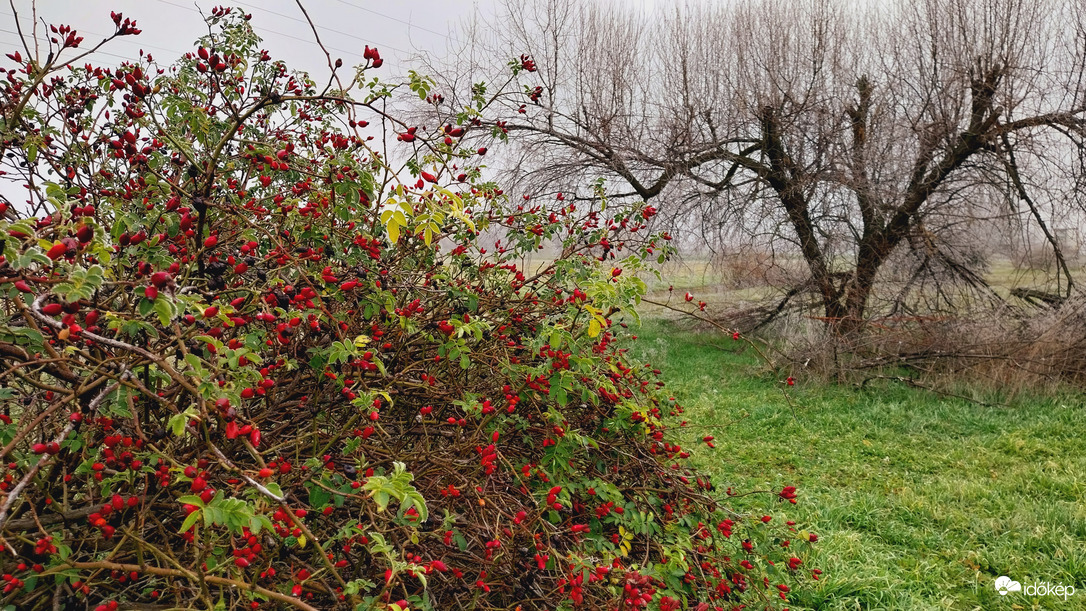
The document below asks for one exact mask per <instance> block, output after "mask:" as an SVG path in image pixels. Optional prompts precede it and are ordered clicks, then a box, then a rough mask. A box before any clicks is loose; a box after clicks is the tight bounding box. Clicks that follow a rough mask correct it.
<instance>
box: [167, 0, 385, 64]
mask: <svg viewBox="0 0 1086 611" xmlns="http://www.w3.org/2000/svg"><path fill="white" fill-rule="evenodd" d="M156 1H157V2H161V3H162V4H168V5H170V6H174V7H177V8H180V9H185V10H187V11H192V12H194V13H199V11H198V10H196V9H195V8H192V7H188V6H184V5H182V4H176V3H174V2H170V0H156ZM237 4H241V3H240V2H238V3H237ZM257 10H260V11H264V12H268V13H273V14H278V15H280V16H284V15H282V13H274V12H273V11H268V10H267V9H264V8H258V9H257ZM287 18H288V19H293V18H292V17H289V16H287ZM295 21H301V20H300V19H295ZM303 23H304V22H303ZM307 25H308V24H307ZM254 29H255V28H254ZM260 29H261V30H263V31H265V32H269V33H272V34H277V35H279V36H283V37H285V38H290V39H292V40H297V41H299V42H304V43H306V44H311V45H313V46H317V47H319V46H320V45H318V44H317V43H316V41H314V40H312V39H310V38H302V37H300V36H294V35H293V34H287V33H285V32H279V31H277V30H272V29H270V28H265V27H261V28H260ZM352 38H354V39H355V40H358V41H359V42H363V41H362V39H360V38H357V37H353V36H352ZM374 44H376V43H374ZM325 47H326V48H327V49H330V50H332V51H338V52H340V53H344V54H345V55H346V56H347V57H351V56H354V57H360V56H361V55H362V53H361V52H360V51H347V50H346V49H340V48H337V47H332V46H329V45H325ZM387 48H389V49H392V50H394V51H398V52H400V53H404V51H403V50H401V49H397V48H396V47H391V46H388V47H387Z"/></svg>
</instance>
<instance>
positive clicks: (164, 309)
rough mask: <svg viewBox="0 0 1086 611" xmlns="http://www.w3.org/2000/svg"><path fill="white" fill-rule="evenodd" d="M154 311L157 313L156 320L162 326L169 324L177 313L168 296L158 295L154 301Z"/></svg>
mask: <svg viewBox="0 0 1086 611" xmlns="http://www.w3.org/2000/svg"><path fill="white" fill-rule="evenodd" d="M154 309H155V312H156V313H158V320H159V322H161V323H162V326H163V327H166V326H169V324H170V321H171V320H173V317H174V316H175V315H176V314H177V309H176V308H175V307H174V305H173V301H171V300H170V298H168V297H166V296H163V295H159V297H158V298H157V299H155V303H154Z"/></svg>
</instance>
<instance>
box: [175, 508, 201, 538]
mask: <svg viewBox="0 0 1086 611" xmlns="http://www.w3.org/2000/svg"><path fill="white" fill-rule="evenodd" d="M201 513H203V510H202V509H197V510H196V511H194V512H192V513H190V514H189V515H188V516H186V517H185V521H184V522H182V523H181V530H178V531H177V532H179V533H186V532H188V530H189V529H190V528H192V526H193V525H194V524H196V520H199V519H200V514H201Z"/></svg>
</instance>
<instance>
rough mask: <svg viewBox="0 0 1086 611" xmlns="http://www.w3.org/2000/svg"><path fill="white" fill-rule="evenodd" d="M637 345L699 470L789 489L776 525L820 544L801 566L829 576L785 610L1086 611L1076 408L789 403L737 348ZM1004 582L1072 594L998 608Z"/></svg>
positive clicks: (836, 392)
mask: <svg viewBox="0 0 1086 611" xmlns="http://www.w3.org/2000/svg"><path fill="white" fill-rule="evenodd" d="M640 336H641V338H640V341H638V342H636V344H637V345H638V347H637V349H636V351H637V356H638V357H639V358H643V359H644V360H647V361H649V362H652V363H653V364H654V365H655V366H657V367H660V368H661V369H663V370H664V376H665V380H666V381H667V383H668V387H669V388H670V389H671V393H672V394H674V395H675V396H676V397H677V398H678V399H679V400H680V402H682V403H683V405H685V406H686V408H687V411H686V414H685V415H684V417H685V418H686V419H687V420H688V421H689V429H690V430H689V431H685V432H684V433H683V435H686V436H687V438H686V439H685V440H684V441H686V443H685V444H684V445H686V446H689V447H695V446H700V449H698V450H696V451H695V454H694V459H695V460H696V461H697V464H698V465H699V466H700V467H701V468H702V469H704V470H705V471H708V472H710V473H712V474H714V475H715V476H716V477H717V478H718V480H719V481H720V482H721V483H723V484H725V485H731V486H734V487H735V488H736V489H740V490H753V489H777V490H779V489H780V488H781V487H782V486H784V485H795V486H797V487H798V489H799V490H798V492H799V498H800V501H799V504H798V505H796V506H788V507H785V508H784V511H785V512H786V513H787V514H788V515H789V517H790V519H795V520H797V521H799V522H800V523H801V524H804V525H805V526H807V527H808V528H810V530H812V531H813V532H816V533H818V534H819V535H820V537H821V540H820V542H819V543H818V544H817V545H816V546H815V552H814V556H813V557H812V558H811V559H810V561H809V562H808V564H807V566H808V567H809V568H821V569H822V570H823V571H825V574H824V575H823V576H822V579H821V580H820V581H818V582H811V587H810V588H806V591H804V592H801V593H799V594H798V595H797V596H796V597H795V599H793V601H792V602H796V603H799V604H796V605H795V606H794V607H793V608H809V609H907V610H925V609H932V610H935V609H940V610H942V609H971V610H972V609H983V610H989V609H1015V608H1017V609H1035V608H1036V609H1086V408H1084V407H1083V400H1082V397H1077V398H1067V397H1065V398H1062V399H1036V398H1035V399H1033V400H1032V401H1018V402H1017V403H1016V404H1014V405H1010V406H1007V407H984V406H981V405H977V404H974V403H970V402H966V401H962V400H957V399H947V398H941V397H938V396H935V395H933V394H930V393H927V392H925V391H921V390H916V389H909V388H902V387H898V386H895V385H886V386H882V387H879V388H870V387H869V388H868V389H866V390H860V389H853V388H847V387H836V386H825V385H810V386H808V385H805V384H804V382H803V380H800V382H799V383H798V384H797V385H796V386H795V387H794V388H791V389H789V393H788V394H789V395H790V398H791V405H790V404H789V401H788V399H786V397H785V394H784V392H782V390H783V388H784V385H783V383H782V382H781V381H779V380H778V379H777V378H776V377H775V376H773V375H772V374H764V373H762V374H760V373H758V371H757V370H758V363H757V361H755V360H754V359H753V358H751V357H749V356H747V355H744V354H739V353H738V352H737V350H738V348H739V342H733V341H732V340H731V338H722V337H720V336H715V335H712V334H705V333H700V332H699V333H692V332H689V331H684V330H682V329H680V328H679V327H676V326H674V325H673V324H672V323H668V322H665V321H652V322H647V323H646V324H645V326H644V327H643V328H642V329H641V330H640ZM705 434H712V435H715V437H716V439H717V441H716V444H717V449H716V450H715V451H713V450H708V449H707V448H705V446H704V445H703V444H700V443H698V440H700V438H701V436H702V435H705ZM999 575H1008V576H1010V577H1012V578H1013V579H1015V580H1017V581H1019V582H1021V583H1022V585H1023V587H1024V586H1026V585H1028V584H1030V583H1033V582H1035V581H1048V582H1051V583H1053V584H1055V583H1063V584H1064V585H1074V587H1075V588H1076V589H1077V590H1078V592H1077V593H1076V594H1075V595H1074V596H1073V597H1072V598H1070V599H1068V600H1067V601H1066V602H1065V601H1064V600H1063V599H1060V598H1056V597H1052V596H1045V597H1029V596H1026V595H1025V594H1023V593H1010V594H1008V595H1007V596H1004V597H1001V596H999V595H998V594H997V593H996V591H995V588H994V587H993V581H994V580H995V578H996V577H998V576H999Z"/></svg>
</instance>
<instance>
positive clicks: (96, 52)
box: [0, 28, 133, 61]
mask: <svg viewBox="0 0 1086 611" xmlns="http://www.w3.org/2000/svg"><path fill="white" fill-rule="evenodd" d="M0 32H4V33H6V34H14V35H15V37H16V38H18V37H19V33H18V32H16V31H14V30H5V29H3V28H0ZM9 44H14V45H17V46H19V47H20V48H19V49H18V50H19V51H22V50H23V49H22V48H21V45H22V43H21V42H18V41H15V42H13V43H9ZM76 51H78V49H76ZM94 53H95V55H108V56H110V57H116V58H117V59H121V60H124V61H132V60H133V58H132V57H131V56H129V55H117V54H116V53H110V52H109V51H101V50H99V51H95V52H94Z"/></svg>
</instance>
